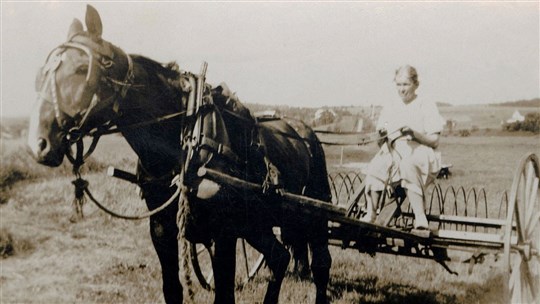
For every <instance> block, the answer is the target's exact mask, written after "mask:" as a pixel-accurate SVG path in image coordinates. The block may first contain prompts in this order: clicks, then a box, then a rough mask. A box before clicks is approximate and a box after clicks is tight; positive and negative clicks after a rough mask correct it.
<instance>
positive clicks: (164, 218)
mask: <svg viewBox="0 0 540 304" xmlns="http://www.w3.org/2000/svg"><path fill="white" fill-rule="evenodd" d="M167 192H168V191H161V192H159V191H155V192H154V193H152V194H151V193H145V194H146V195H145V197H146V204H147V206H148V208H149V209H150V210H151V209H154V208H156V207H157V206H159V204H161V203H163V202H164V201H165V200H167V199H168V198H169V197H168V196H167V194H168V193H167ZM177 211H178V205H177V204H171V205H170V206H168V207H167V208H165V209H164V210H163V211H161V212H159V213H157V214H155V215H153V216H151V217H150V236H151V237H152V243H153V244H154V248H155V250H156V253H157V255H158V258H159V263H160V264H161V275H162V279H163V297H164V298H165V302H166V303H182V301H183V294H182V292H183V291H182V285H181V284H180V278H179V277H178V271H179V265H178V239H177V236H178V227H177V225H176V213H177Z"/></svg>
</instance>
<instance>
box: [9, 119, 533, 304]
mask: <svg viewBox="0 0 540 304" xmlns="http://www.w3.org/2000/svg"><path fill="white" fill-rule="evenodd" d="M522 114H523V113H522ZM1 144H2V147H1V149H2V150H1V151H2V155H1V157H2V158H1V166H2V172H1V174H0V186H1V188H0V195H1V201H2V204H1V205H0V211H1V218H0V219H1V223H0V245H1V246H0V253H1V256H2V257H1V258H2V259H1V260H0V261H1V274H0V292H1V294H0V302H1V303H75V302H77V303H161V302H163V298H162V295H161V278H160V268H159V263H158V261H157V257H156V255H155V253H154V250H153V247H152V244H151V241H150V236H149V232H148V221H147V220H140V221H124V220H119V219H115V218H111V217H110V216H108V215H106V214H104V213H103V212H101V211H100V210H98V209H97V208H96V207H95V206H94V205H92V204H91V203H88V204H86V205H85V214H86V217H85V219H84V220H82V221H80V222H77V223H71V222H70V221H69V218H70V215H71V212H72V209H71V200H72V198H73V193H72V191H73V189H72V186H71V184H70V181H71V180H72V177H71V176H70V168H69V166H67V165H66V164H64V166H62V167H60V168H57V169H50V168H45V167H42V166H39V165H37V164H35V163H34V162H33V160H32V159H31V158H30V157H29V156H27V154H26V153H25V152H24V149H25V148H24V145H23V142H22V140H20V139H13V140H4V139H3V140H2V143H1ZM375 150H376V147H375V146H374V145H368V146H362V147H347V148H345V149H344V161H346V162H366V161H368V160H369V159H370V157H371V156H372V155H373V153H374V152H375ZM440 151H442V155H443V160H444V162H445V163H452V164H453V167H452V173H453V175H452V177H451V178H450V179H449V180H445V181H442V183H443V186H448V185H450V184H452V185H463V186H464V187H467V188H469V187H477V188H484V189H485V190H486V193H487V196H488V202H489V205H490V208H491V209H494V208H498V207H499V202H500V197H501V195H502V193H503V192H504V191H506V190H508V189H509V187H510V185H511V182H512V175H513V172H514V169H515V166H516V165H517V162H518V160H519V158H520V157H521V156H522V155H523V154H525V153H526V152H536V153H540V136H538V135H529V134H512V135H504V136H501V135H497V136H474V135H473V136H469V137H455V136H447V137H443V138H442V140H441V146H440ZM326 154H327V159H328V168H329V171H335V170H340V169H339V168H338V167H336V166H335V165H337V164H339V161H340V157H341V148H339V147H329V148H328V149H326ZM135 161H136V158H135V156H134V155H133V153H132V152H131V151H130V149H129V147H128V146H127V145H126V144H125V143H124V141H123V139H122V138H121V137H118V136H110V137H105V138H103V139H102V140H101V142H100V144H99V146H98V148H97V150H96V152H95V153H94V155H93V158H92V161H91V162H90V166H89V168H88V169H87V170H86V172H85V174H84V177H85V178H86V179H88V181H89V182H90V189H91V190H92V191H93V192H94V195H95V196H96V197H98V198H99V199H102V200H104V201H105V202H106V204H107V205H108V206H110V207H111V208H113V209H115V210H117V211H120V212H123V213H131V214H133V213H138V212H142V211H144V210H145V206H144V203H143V202H142V201H141V200H140V199H139V197H138V195H137V193H136V189H135V187H134V186H133V185H130V184H127V183H126V182H122V181H119V180H114V179H111V178H108V177H105V174H104V171H105V168H106V167H107V166H108V165H114V166H116V167H117V168H120V169H124V170H130V171H133V170H134V167H135ZM331 254H332V258H333V266H332V269H331V283H330V290H329V294H330V296H331V300H332V303H340V304H345V303H503V302H504V289H505V286H506V282H505V281H504V273H503V272H502V270H501V268H500V266H501V265H500V264H501V263H500V261H495V259H494V257H493V256H490V257H488V258H487V259H486V262H485V263H484V264H482V265H478V266H475V268H474V272H473V273H472V274H471V275H469V274H467V268H468V264H462V263H451V264H450V267H451V268H453V269H454V270H455V271H457V272H458V273H459V274H460V275H459V276H453V275H451V274H449V273H447V272H446V271H445V270H444V269H443V268H442V267H441V266H439V265H438V264H436V263H435V262H431V261H425V260H420V259H414V258H406V257H399V256H391V255H384V254H378V255H376V256H375V257H370V256H368V255H365V254H360V253H358V252H356V251H354V250H341V249H340V248H336V247H332V248H331ZM455 256H457V257H458V258H466V257H467V256H466V255H465V256H463V255H462V254H460V253H455ZM267 278H268V272H267V270H263V271H261V273H260V274H259V275H258V276H257V277H256V278H255V280H254V281H252V282H250V283H248V284H247V285H246V286H244V287H243V288H239V289H238V290H237V293H236V297H237V302H238V303H257V302H260V300H261V299H262V298H263V294H264V286H265V285H264V283H265V280H266V279H267ZM196 286H197V285H196ZM314 290H315V287H314V286H313V284H312V283H311V282H305V281H298V280H296V279H294V278H293V277H291V276H288V277H286V279H285V282H284V284H283V290H282V294H281V297H280V299H281V302H282V303H313V302H314ZM196 292H197V294H196V303H208V302H211V299H212V295H211V293H210V292H207V291H205V290H203V289H202V288H200V287H198V286H197V287H196Z"/></svg>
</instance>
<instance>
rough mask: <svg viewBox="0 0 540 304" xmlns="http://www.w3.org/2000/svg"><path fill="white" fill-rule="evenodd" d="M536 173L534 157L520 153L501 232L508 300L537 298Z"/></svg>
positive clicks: (539, 229)
mask: <svg viewBox="0 0 540 304" xmlns="http://www.w3.org/2000/svg"><path fill="white" fill-rule="evenodd" d="M539 177H540V168H539V161H538V157H537V156H536V155H535V154H532V153H531V154H529V155H526V156H525V157H523V158H522V159H521V161H520V165H519V167H518V169H517V171H516V173H515V175H514V181H513V183H512V189H511V191H510V197H509V201H508V213H507V219H506V227H505V234H504V236H505V240H504V267H505V269H506V270H507V271H508V273H509V281H508V292H509V297H510V300H511V302H512V303H538V300H540V295H539V293H540V203H539V198H538V181H539Z"/></svg>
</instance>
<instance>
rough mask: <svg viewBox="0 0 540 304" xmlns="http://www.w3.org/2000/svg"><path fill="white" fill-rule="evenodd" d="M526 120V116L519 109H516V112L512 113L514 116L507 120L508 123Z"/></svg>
mask: <svg viewBox="0 0 540 304" xmlns="http://www.w3.org/2000/svg"><path fill="white" fill-rule="evenodd" d="M522 121H525V116H523V115H521V113H519V111H518V110H515V111H514V114H512V117H510V119H508V120H506V123H514V122H522Z"/></svg>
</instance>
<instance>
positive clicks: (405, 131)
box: [399, 127, 415, 139]
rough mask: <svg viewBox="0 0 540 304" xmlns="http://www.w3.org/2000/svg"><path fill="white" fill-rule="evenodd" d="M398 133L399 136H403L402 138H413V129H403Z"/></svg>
mask: <svg viewBox="0 0 540 304" xmlns="http://www.w3.org/2000/svg"><path fill="white" fill-rule="evenodd" d="M399 131H400V132H401V134H403V136H408V137H409V138H410V139H413V138H414V137H415V136H414V131H413V129H411V128H409V127H403V128H401V129H399Z"/></svg>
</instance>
